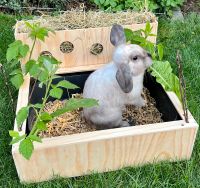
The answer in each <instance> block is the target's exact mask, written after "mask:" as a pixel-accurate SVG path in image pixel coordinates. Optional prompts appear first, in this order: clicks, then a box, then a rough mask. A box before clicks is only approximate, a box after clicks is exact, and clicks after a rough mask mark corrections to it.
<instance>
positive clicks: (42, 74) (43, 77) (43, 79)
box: [38, 70, 49, 82]
mask: <svg viewBox="0 0 200 188" xmlns="http://www.w3.org/2000/svg"><path fill="white" fill-rule="evenodd" d="M48 79H49V73H48V72H47V70H41V71H40V74H39V75H38V80H39V81H40V82H46V81H47V80H48Z"/></svg>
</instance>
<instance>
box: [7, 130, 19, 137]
mask: <svg viewBox="0 0 200 188" xmlns="http://www.w3.org/2000/svg"><path fill="white" fill-rule="evenodd" d="M9 135H10V136H11V137H18V136H19V132H17V131H13V130H10V131H9Z"/></svg>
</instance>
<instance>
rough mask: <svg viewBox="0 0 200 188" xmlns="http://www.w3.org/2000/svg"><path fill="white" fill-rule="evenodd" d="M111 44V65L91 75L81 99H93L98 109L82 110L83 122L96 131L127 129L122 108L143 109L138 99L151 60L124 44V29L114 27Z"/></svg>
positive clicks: (147, 54)
mask: <svg viewBox="0 0 200 188" xmlns="http://www.w3.org/2000/svg"><path fill="white" fill-rule="evenodd" d="M110 42H111V43H112V44H113V45H114V46H115V47H116V48H115V49H114V52H113V56H112V62H110V63H108V64H106V65H105V66H103V67H102V68H100V69H98V70H96V71H94V72H93V73H91V74H90V76H89V77H88V79H87V80H86V82H85V85H84V89H83V97H84V98H94V99H97V100H98V101H99V105H98V106H95V107H91V108H84V109H83V117H84V118H85V120H86V122H88V123H91V124H93V125H95V126H96V128H97V129H109V128H117V127H127V126H130V124H129V123H128V122H127V121H123V120H122V110H123V109H124V108H125V105H135V106H138V107H142V106H144V105H145V101H144V99H143V98H142V96H141V93H142V90H143V78H144V73H145V70H146V69H147V68H148V67H149V66H151V64H152V58H151V55H150V54H149V53H147V52H146V51H145V50H144V49H143V48H142V47H140V46H139V45H136V44H126V38H125V33H124V29H123V27H122V26H121V25H118V24H115V25H113V26H112V28H111V33H110Z"/></svg>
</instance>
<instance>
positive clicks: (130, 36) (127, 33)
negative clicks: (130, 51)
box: [124, 28, 133, 42]
mask: <svg viewBox="0 0 200 188" xmlns="http://www.w3.org/2000/svg"><path fill="white" fill-rule="evenodd" d="M124 33H125V36H126V41H127V42H128V41H131V40H132V39H133V31H132V30H131V29H127V28H124Z"/></svg>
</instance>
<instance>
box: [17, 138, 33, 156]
mask: <svg viewBox="0 0 200 188" xmlns="http://www.w3.org/2000/svg"><path fill="white" fill-rule="evenodd" d="M33 149H34V146H33V142H32V141H31V140H30V139H29V138H26V139H24V140H22V141H21V142H20V145H19V152H20V153H21V154H22V155H23V157H24V158H26V159H27V160H29V159H30V157H31V155H32V153H33Z"/></svg>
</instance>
